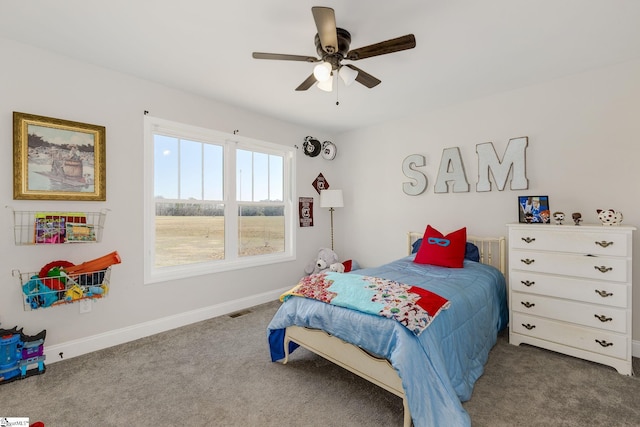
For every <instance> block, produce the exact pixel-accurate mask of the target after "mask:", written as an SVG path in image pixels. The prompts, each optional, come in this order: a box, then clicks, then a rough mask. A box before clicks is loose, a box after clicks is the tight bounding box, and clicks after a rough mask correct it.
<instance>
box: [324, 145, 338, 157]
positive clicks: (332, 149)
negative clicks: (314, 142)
mask: <svg viewBox="0 0 640 427" xmlns="http://www.w3.org/2000/svg"><path fill="white" fill-rule="evenodd" d="M336 154H337V148H336V145H335V144H334V143H333V142H331V141H325V142H323V143H322V157H323V158H324V159H325V160H333V159H335V158H336Z"/></svg>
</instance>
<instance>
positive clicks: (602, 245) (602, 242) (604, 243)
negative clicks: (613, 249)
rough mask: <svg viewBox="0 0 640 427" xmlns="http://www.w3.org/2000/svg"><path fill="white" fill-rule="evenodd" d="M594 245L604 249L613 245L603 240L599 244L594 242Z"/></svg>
mask: <svg viewBox="0 0 640 427" xmlns="http://www.w3.org/2000/svg"><path fill="white" fill-rule="evenodd" d="M596 245H598V246H601V247H603V248H606V247H608V246H611V245H613V242H606V241H604V240H601V241H600V242H596Z"/></svg>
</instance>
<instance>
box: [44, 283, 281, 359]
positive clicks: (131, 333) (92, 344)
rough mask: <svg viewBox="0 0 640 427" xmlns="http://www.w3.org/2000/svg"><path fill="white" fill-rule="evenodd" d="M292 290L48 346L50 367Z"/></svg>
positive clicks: (272, 299) (258, 302)
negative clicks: (56, 363) (61, 361)
mask: <svg viewBox="0 0 640 427" xmlns="http://www.w3.org/2000/svg"><path fill="white" fill-rule="evenodd" d="M288 289H289V288H283V289H280V290H275V291H269V292H266V293H263V294H259V295H252V296H250V297H246V298H240V299H237V300H234V301H228V302H225V303H222V304H216V305H212V306H209V307H204V308H200V309H197V310H192V311H188V312H185V313H180V314H176V315H173V316H169V317H164V318H162V319H157V320H152V321H149V322H144V323H140V324H138V325H133V326H128V327H126V328H122V329H116V330H113V331H108V332H104V333H102V334H98V335H92V336H90V337H86V338H81V339H77V340H72V341H68V342H65V343H61V344H56V345H52V346H49V347H45V355H46V360H47V364H50V363H55V362H59V361H60V360H63V359H70V358H73V357H77V356H81V355H83V354H87V353H91V352H94V351H98V350H102V349H105V348H109V347H113V346H115V345H119V344H124V343H126V342H130V341H134V340H137V339H140V338H144V337H148V336H151V335H154V334H158V333H160V332H165V331H169V330H171V329H175V328H179V327H181V326H186V325H190V324H192V323H196V322H200V321H203V320H207V319H211V318H213V317H218V316H223V315H225V314H229V313H233V312H235V311H238V310H244V309H246V308H249V307H253V306H256V305H260V304H264V303H267V302H270V301H274V300H276V299H278V297H279V296H280V295H282V293H283V292H285V291H286V290H288Z"/></svg>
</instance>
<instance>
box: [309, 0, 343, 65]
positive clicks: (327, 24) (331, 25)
mask: <svg viewBox="0 0 640 427" xmlns="http://www.w3.org/2000/svg"><path fill="white" fill-rule="evenodd" d="M311 12H312V13H313V19H314V20H315V21H316V28H317V29H318V36H319V37H320V44H321V45H322V50H324V51H325V52H327V53H328V54H333V53H336V52H337V51H338V31H337V29H336V15H335V12H334V11H333V9H331V8H330V7H321V6H314V7H312V8H311Z"/></svg>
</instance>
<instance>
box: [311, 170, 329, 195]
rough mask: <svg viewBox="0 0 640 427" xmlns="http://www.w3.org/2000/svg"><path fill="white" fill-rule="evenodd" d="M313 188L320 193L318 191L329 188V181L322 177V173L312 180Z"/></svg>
mask: <svg viewBox="0 0 640 427" xmlns="http://www.w3.org/2000/svg"><path fill="white" fill-rule="evenodd" d="M313 188H315V189H316V191H317V192H318V194H320V192H321V191H322V190H328V189H329V183H328V182H327V180H326V179H325V178H324V176H323V175H322V174H320V175H318V177H317V178H316V179H315V181H313Z"/></svg>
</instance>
